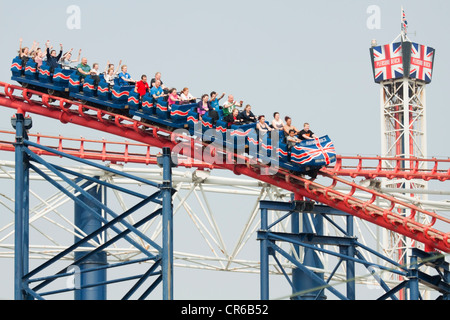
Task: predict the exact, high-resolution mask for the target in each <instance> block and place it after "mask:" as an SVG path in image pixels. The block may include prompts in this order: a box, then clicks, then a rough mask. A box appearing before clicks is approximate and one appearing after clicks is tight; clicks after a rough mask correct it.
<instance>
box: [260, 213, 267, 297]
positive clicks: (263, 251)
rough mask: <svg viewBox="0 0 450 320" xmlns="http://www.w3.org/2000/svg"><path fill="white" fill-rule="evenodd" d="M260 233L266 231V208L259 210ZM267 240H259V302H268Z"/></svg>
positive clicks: (265, 238)
mask: <svg viewBox="0 0 450 320" xmlns="http://www.w3.org/2000/svg"><path fill="white" fill-rule="evenodd" d="M260 210H261V231H262V232H264V233H266V232H267V231H268V221H267V219H268V218H267V208H264V207H262V208H261V209H260ZM268 242H269V240H268V239H267V237H264V238H261V239H260V259H261V265H260V267H259V268H260V271H259V272H260V287H261V288H260V290H261V293H260V295H261V300H269V244H268Z"/></svg>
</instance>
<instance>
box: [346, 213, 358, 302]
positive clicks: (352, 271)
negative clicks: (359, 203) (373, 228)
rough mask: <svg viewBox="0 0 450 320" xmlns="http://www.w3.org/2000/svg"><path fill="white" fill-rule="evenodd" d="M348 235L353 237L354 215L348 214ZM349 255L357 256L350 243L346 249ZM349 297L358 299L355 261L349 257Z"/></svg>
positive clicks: (347, 262)
mask: <svg viewBox="0 0 450 320" xmlns="http://www.w3.org/2000/svg"><path fill="white" fill-rule="evenodd" d="M347 236H350V237H353V216H350V215H348V216H347ZM344 250H345V251H346V254H347V256H349V257H354V256H355V247H354V246H353V245H350V246H348V247H346V248H345V249H344ZM346 264H347V298H348V299H350V300H355V299H356V288H355V261H353V260H350V259H347V261H346Z"/></svg>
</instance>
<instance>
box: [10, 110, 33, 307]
mask: <svg viewBox="0 0 450 320" xmlns="http://www.w3.org/2000/svg"><path fill="white" fill-rule="evenodd" d="M11 123H12V126H13V127H14V128H15V129H16V142H15V144H14V145H15V199H16V201H15V221H14V224H15V235H14V265H15V266H14V299H15V300H28V299H31V296H30V295H29V294H27V293H26V291H25V287H24V280H23V278H24V275H26V274H27V273H28V269H29V265H28V261H29V259H28V258H29V237H30V235H29V201H30V197H29V181H30V180H29V162H28V157H27V155H26V153H25V152H24V149H25V148H26V147H25V146H24V139H27V138H28V136H27V132H26V131H27V130H28V129H30V128H31V119H30V118H25V117H24V115H23V114H20V113H18V114H16V116H15V117H13V118H12V119H11Z"/></svg>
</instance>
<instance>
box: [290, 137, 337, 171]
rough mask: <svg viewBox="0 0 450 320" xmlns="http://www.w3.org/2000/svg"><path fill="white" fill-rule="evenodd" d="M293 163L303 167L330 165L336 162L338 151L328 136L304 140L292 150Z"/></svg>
mask: <svg viewBox="0 0 450 320" xmlns="http://www.w3.org/2000/svg"><path fill="white" fill-rule="evenodd" d="M291 161H292V162H295V163H298V164H302V165H329V164H330V163H332V162H334V161H336V150H335V148H334V145H333V142H332V141H331V140H330V139H329V138H328V136H325V137H322V138H320V139H319V138H316V139H314V140H304V141H302V142H300V143H298V144H297V145H295V146H294V147H293V148H292V150H291Z"/></svg>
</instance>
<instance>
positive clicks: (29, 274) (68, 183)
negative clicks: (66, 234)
mask: <svg viewBox="0 0 450 320" xmlns="http://www.w3.org/2000/svg"><path fill="white" fill-rule="evenodd" d="M12 122H13V126H14V127H15V128H16V132H17V134H16V142H15V148H16V151H15V168H16V170H15V199H20V201H15V227H14V238H15V241H14V257H15V286H14V287H15V290H14V292H15V299H16V300H24V299H25V300H26V299H44V297H46V296H49V295H54V294H62V293H66V292H75V296H76V297H77V296H78V297H79V298H80V297H81V299H105V298H106V286H108V285H111V284H115V283H122V282H125V281H130V280H136V282H135V283H134V284H133V285H132V286H131V287H130V288H129V289H128V290H127V291H125V292H124V295H123V299H129V298H131V297H132V296H133V295H138V298H140V299H143V298H146V297H147V296H148V295H149V294H151V293H152V292H153V291H154V289H155V288H156V287H157V286H158V284H159V283H161V282H162V286H163V290H162V293H163V294H162V295H163V299H172V298H173V282H172V273H173V271H172V270H173V267H172V264H173V244H172V241H173V240H172V238H173V232H172V230H171V229H172V192H173V189H172V187H171V168H172V166H173V165H174V164H173V163H172V158H171V155H170V150H168V149H164V150H163V151H164V153H163V155H162V156H161V157H160V158H159V164H160V165H161V166H162V167H163V182H162V183H161V184H156V183H154V182H151V181H148V180H145V179H142V178H139V177H135V176H132V175H130V174H128V173H124V172H120V171H117V170H115V169H113V168H108V167H105V166H101V165H98V164H95V163H92V162H88V161H87V160H83V159H80V158H76V157H73V156H70V155H67V154H64V153H62V152H59V151H53V152H55V153H56V154H57V155H58V156H60V157H64V158H65V159H68V160H73V161H76V162H80V163H82V164H84V165H90V166H92V167H94V168H97V169H100V170H104V171H107V172H109V173H110V174H115V175H120V176H123V177H126V178H128V179H133V180H136V181H139V183H141V184H144V185H146V186H149V187H152V188H156V189H157V191H155V192H153V193H152V194H151V195H150V196H148V195H146V194H143V193H137V192H133V191H130V190H127V189H125V188H120V187H118V186H115V185H113V184H111V183H109V182H107V181H105V180H101V179H98V178H96V177H92V176H87V175H85V174H83V173H79V172H76V171H72V170H70V169H67V168H64V167H62V166H60V165H57V164H51V163H49V162H47V161H46V160H44V159H43V158H41V157H40V156H38V155H37V154H35V153H34V152H32V151H31V150H30V149H29V147H33V148H37V149H42V150H45V151H46V152H52V150H51V149H48V148H46V147H43V146H40V145H38V144H35V143H33V142H30V141H29V140H28V136H27V133H26V131H27V130H28V129H29V128H30V127H31V119H29V118H28V119H25V118H24V117H23V115H22V114H17V115H16V117H15V118H14V119H13V121H12ZM42 167H45V168H46V169H47V170H49V171H51V172H52V173H53V174H54V175H56V176H57V177H58V178H59V179H60V180H61V181H56V180H55V179H53V178H52V177H51V176H50V175H48V174H47V173H46V172H45V171H44V170H42V169H41V168H42ZM30 171H34V172H35V173H36V174H38V175H40V176H41V177H42V178H44V179H45V181H47V182H49V183H50V185H52V186H53V187H55V188H56V189H58V190H60V191H61V192H62V193H63V194H64V195H65V197H66V198H67V199H71V200H73V201H74V204H75V218H74V219H73V220H74V222H73V223H74V235H75V237H74V239H75V240H74V243H73V244H71V245H67V247H66V248H62V249H60V250H58V251H57V252H54V253H53V254H52V257H51V258H49V259H48V260H47V261H45V262H44V263H42V264H40V265H38V266H36V267H34V268H30V263H29V258H30V243H34V242H35V241H34V238H35V236H40V235H41V236H44V237H47V236H48V234H47V232H45V231H44V232H43V233H42V234H40V235H39V234H35V233H32V232H30V212H29V206H30V194H29V186H30V177H29V172H30ZM61 182H63V183H61ZM105 188H112V189H113V190H115V191H116V192H122V193H124V194H127V195H129V196H132V197H135V198H137V199H138V202H137V203H135V205H134V206H133V207H131V208H130V209H128V210H125V211H124V212H123V213H117V212H115V211H114V210H112V209H111V208H110V207H108V206H107V205H106V204H105V203H104V202H105V201H104V199H102V192H101V191H99V190H101V189H105ZM22 200H23V201H22ZM149 203H156V204H158V205H160V206H161V208H160V209H158V210H155V211H150V212H149V211H147V210H146V209H145V208H146V206H147V205H148V204H149ZM159 217H160V218H161V219H162V225H163V226H164V228H163V229H162V237H161V239H160V242H161V243H162V244H161V245H158V244H157V241H155V240H152V239H150V238H149V237H148V236H147V235H145V233H143V232H142V231H141V230H140V228H141V227H142V226H143V225H145V224H147V223H149V222H150V221H152V220H155V219H158V218H159ZM64 219H66V220H70V217H68V216H67V215H64ZM77 220H78V221H77ZM108 231H109V232H112V233H115V235H114V236H111V237H106V235H107V232H108ZM32 239H33V240H32ZM48 240H51V241H53V239H51V238H48ZM121 241H125V242H126V243H128V244H129V245H131V246H132V247H133V248H134V250H136V251H138V252H140V253H141V254H142V255H143V257H140V258H134V255H130V256H129V257H128V259H126V260H125V261H123V262H120V263H108V261H107V260H106V251H105V249H106V248H110V247H111V246H115V244H116V243H120V242H121ZM150 248H151V250H149V249H150ZM47 254H48V253H47ZM65 259H68V260H69V261H70V260H72V261H73V262H68V263H64V261H65ZM142 262H150V264H148V265H149V267H148V269H147V270H145V272H144V273H142V274H134V275H131V276H130V275H127V276H126V277H121V278H117V279H114V280H107V279H106V271H107V270H109V269H114V268H121V267H125V266H131V265H136V264H138V263H142ZM61 264H63V265H64V267H62V268H61V267H60V265H61ZM30 269H31V270H30ZM55 270H57V271H55ZM68 278H69V280H72V281H73V285H67V283H68V282H67V281H68V280H67V279H68ZM64 280H65V281H66V283H65V284H66V285H65V286H63V287H62V288H61V287H60V285H61V281H62V282H63V284H64ZM149 282H150V283H149ZM58 284H59V285H58ZM55 285H56V288H55V287H54V286H55Z"/></svg>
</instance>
